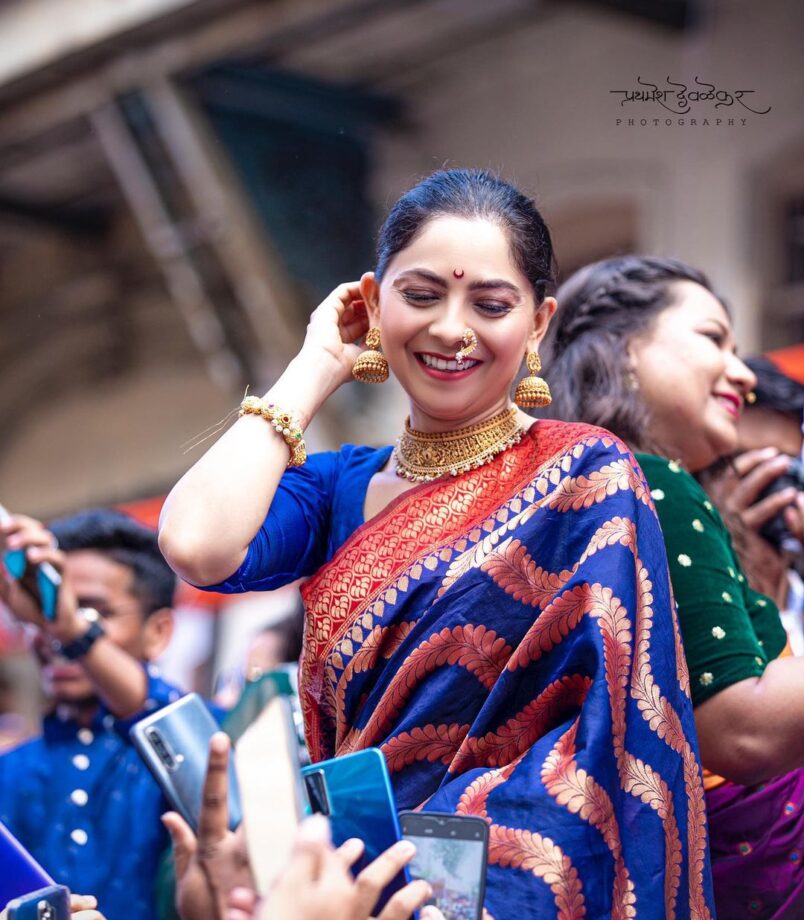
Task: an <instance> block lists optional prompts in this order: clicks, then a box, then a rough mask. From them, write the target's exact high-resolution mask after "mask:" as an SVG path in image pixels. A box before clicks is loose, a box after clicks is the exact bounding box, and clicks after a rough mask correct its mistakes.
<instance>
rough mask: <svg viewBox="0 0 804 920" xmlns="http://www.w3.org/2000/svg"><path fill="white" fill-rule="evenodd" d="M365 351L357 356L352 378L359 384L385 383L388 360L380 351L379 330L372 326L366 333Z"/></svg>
mask: <svg viewBox="0 0 804 920" xmlns="http://www.w3.org/2000/svg"><path fill="white" fill-rule="evenodd" d="M366 348H367V349H368V350H367V351H364V352H361V354H359V355H358V356H357V360H356V361H355V363H354V365H353V367H352V376H353V377H354V378H355V380H359V381H360V382H361V383H385V381H386V380H387V379H388V359H387V358H386V357H385V355H384V354H383V353H382V352H381V351H380V348H381V345H380V330H379V329H378V328H377V327H376V326H372V327H371V329H369V331H368V332H367V333H366Z"/></svg>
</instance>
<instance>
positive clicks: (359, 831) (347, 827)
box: [302, 748, 410, 910]
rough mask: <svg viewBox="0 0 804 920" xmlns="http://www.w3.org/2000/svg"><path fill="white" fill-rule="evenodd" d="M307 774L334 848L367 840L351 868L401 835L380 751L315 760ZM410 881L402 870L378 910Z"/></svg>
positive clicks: (314, 807) (312, 798)
mask: <svg viewBox="0 0 804 920" xmlns="http://www.w3.org/2000/svg"><path fill="white" fill-rule="evenodd" d="M302 776H303V777H304V783H305V788H306V790H307V798H308V799H309V801H310V807H311V809H312V811H313V812H314V813H320V814H323V815H326V816H327V817H328V818H329V820H330V824H331V826H332V841H333V843H334V844H335V846H341V844H343V843H345V842H346V841H347V840H350V839H353V838H358V839H359V840H362V841H363V843H364V852H363V855H362V857H361V858H360V859H359V860H358V861H357V862H356V864H355V866H354V867H353V870H352V871H353V872H354V874H355V875H357V874H359V873H360V871H361V870H362V869H364V868H365V867H366V865H367V864H368V863H370V862H372V861H373V860H375V859H376V858H377V857H378V856H379V855H380V854H381V853H383V852H384V851H385V850H387V849H389V847H392V846H393V845H394V844H395V843H397V842H398V841H400V840H401V839H402V831H401V829H400V827H399V820H398V818H397V815H396V802H395V800H394V793H393V789H392V787H391V779H390V777H389V775H388V767H387V766H386V764H385V757H383V754H382V751H380V750H379V749H377V748H367V749H366V750H364V751H357V752H355V753H354V754H346V755H344V756H343V757H335V758H333V759H332V760H323V761H321V762H320V763H316V764H311V765H310V766H308V767H304V768H303V769H302ZM408 882H410V878H409V877H408V875H407V872H406V871H405V870H402V871H401V872H399V874H398V875H396V876H395V877H394V878H393V879H392V881H391V882H390V883H389V884H388V885H387V887H386V888H385V890H384V891H383V893H382V895H381V897H380V900H379V903H378V905H377V908H378V910H380V909H382V908H383V907H384V906H385V904H386V903H387V902H388V900H389V898H390V897H391V896H392V895H394V894H395V893H396V892H397V891H399V890H401V889H402V888H404V887H405V886H406V885H407V884H408Z"/></svg>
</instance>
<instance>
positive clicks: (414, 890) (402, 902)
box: [377, 879, 442, 920]
mask: <svg viewBox="0 0 804 920" xmlns="http://www.w3.org/2000/svg"><path fill="white" fill-rule="evenodd" d="M432 896H433V889H432V888H431V887H430V885H429V883H428V882H425V881H424V880H423V879H417V880H416V881H415V882H411V883H410V884H408V885H405V887H404V888H402V889H400V890H399V891H397V892H396V894H395V895H394V896H393V897H392V898H391V899H390V900H389V901H388V903H387V904H386V905H385V907H384V908H383V911H382V913H381V914H380V915H379V917H378V918H377V920H409V918H410V915H411V914H412V913H413V911H414V910H418V909H419V908H420V907H422V906H423V905H424V903H425V902H426V901H428V900H429V899H430V898H432ZM434 909H435V908H434ZM427 916H431V915H430V914H426V913H424V912H422V915H421V917H422V918H425V917H427ZM433 916H435V917H441V916H442V914H441V911H440V910H436V913H435V914H434V915H433Z"/></svg>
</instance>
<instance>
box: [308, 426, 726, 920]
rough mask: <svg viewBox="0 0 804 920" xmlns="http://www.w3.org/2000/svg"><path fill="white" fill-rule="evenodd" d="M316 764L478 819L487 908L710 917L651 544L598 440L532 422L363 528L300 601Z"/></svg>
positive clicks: (616, 458) (648, 520) (650, 520)
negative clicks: (360, 759) (332, 762)
mask: <svg viewBox="0 0 804 920" xmlns="http://www.w3.org/2000/svg"><path fill="white" fill-rule="evenodd" d="M302 595H303V598H304V602H305V608H306V612H307V625H306V639H305V651H304V655H303V659H302V668H301V696H302V704H303V707H304V710H305V718H306V725H307V734H308V743H309V745H310V750H311V753H312V755H313V759H314V760H320V759H323V758H326V757H332V756H335V755H340V754H345V753H348V752H350V751H355V750H359V749H361V748H365V747H370V746H376V747H379V748H380V749H381V750H382V751H383V753H384V754H385V757H386V760H387V762H388V767H389V770H390V771H391V777H392V781H393V784H394V789H395V793H396V797H397V804H398V805H399V807H400V808H423V809H425V810H428V809H432V810H435V811H452V812H456V813H458V814H467V815H478V816H480V817H482V818H484V819H485V820H486V821H487V822H488V824H489V834H490V846H489V874H488V884H487V894H486V916H487V917H493V918H496V920H505V918H523V917H539V918H546V917H559V918H562V920H579V918H583V917H586V918H602V917H617V918H620V917H622V918H625V917H637V916H639V917H695V918H710V917H712V916H713V910H712V908H711V905H712V889H711V871H710V865H709V857H708V847H707V837H706V825H705V813H704V794H703V786H702V781H701V770H700V763H699V759H698V751H697V744H696V741H695V734H694V723H693V718H692V704H691V702H690V698H689V680H688V676H687V670H686V664H685V662H684V655H683V650H682V647H681V639H680V634H679V631H678V627H677V623H676V617H675V613H674V609H673V600H672V594H671V589H670V583H669V578H668V574H667V561H666V557H665V553H664V542H663V538H662V534H661V531H660V529H659V525H658V522H657V519H656V516H655V512H654V509H653V505H652V501H651V498H650V493H649V491H648V487H647V485H646V483H645V480H644V478H643V476H642V473H641V470H640V469H639V466H638V465H637V464H636V461H635V460H634V458H633V456H632V455H631V454H630V452H629V451H628V450H627V448H626V447H625V446H624V445H623V444H622V443H621V442H620V441H618V440H617V439H615V438H614V437H613V436H612V435H610V434H608V433H607V432H604V431H602V430H601V429H596V428H592V427H590V426H586V425H569V424H565V423H560V422H547V421H540V422H537V423H536V424H535V425H534V426H533V427H532V428H531V429H530V432H529V433H528V436H526V437H525V438H523V439H522V441H521V442H520V443H519V444H518V445H516V446H514V447H512V448H511V449H509V450H507V451H506V452H504V453H503V454H500V455H499V456H498V457H497V458H496V459H495V460H494V461H493V462H492V463H489V464H488V465H486V466H484V467H481V468H480V469H478V470H475V471H472V472H470V473H467V474H465V475H462V476H459V477H456V478H454V479H447V480H439V481H437V482H431V483H426V484H423V485H421V486H418V487H416V488H414V489H412V490H411V491H410V492H407V493H405V494H404V495H403V496H401V497H400V498H398V499H397V500H396V501H394V502H393V503H392V504H391V505H389V507H388V508H387V509H386V510H385V511H384V512H382V513H381V514H379V515H378V516H377V517H376V518H374V519H373V520H371V521H369V522H367V523H366V524H364V525H363V526H362V527H361V528H360V529H359V530H357V531H356V532H355V533H354V534H353V536H352V537H351V538H350V539H349V540H348V541H347V542H346V543H345V544H344V545H343V546H342V547H341V548H340V550H339V551H338V552H337V554H336V555H335V556H334V557H333V559H332V560H331V561H330V562H329V563H327V564H326V565H325V566H324V567H323V568H322V569H320V570H319V571H318V572H317V573H316V574H315V575H314V576H313V578H312V579H310V581H308V582H307V584H306V585H305V586H304V587H303V589H302Z"/></svg>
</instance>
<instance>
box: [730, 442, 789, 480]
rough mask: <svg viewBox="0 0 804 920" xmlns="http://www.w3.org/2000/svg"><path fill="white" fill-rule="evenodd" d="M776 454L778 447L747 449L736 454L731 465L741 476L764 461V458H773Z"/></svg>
mask: <svg viewBox="0 0 804 920" xmlns="http://www.w3.org/2000/svg"><path fill="white" fill-rule="evenodd" d="M778 456H779V450H778V448H776V447H762V448H758V449H756V450H747V451H746V452H745V453H744V454H738V455H737V456H736V457H735V458H734V460H733V462H732V465H733V467H734V469H735V471H736V473H737V475H738V476H740V477H743V476H746V475H748V473H750V472H751V470H753V469H754V468H755V467H757V466H759V464H760V463H764V462H765V461H766V460H773V459H774V457H778Z"/></svg>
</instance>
